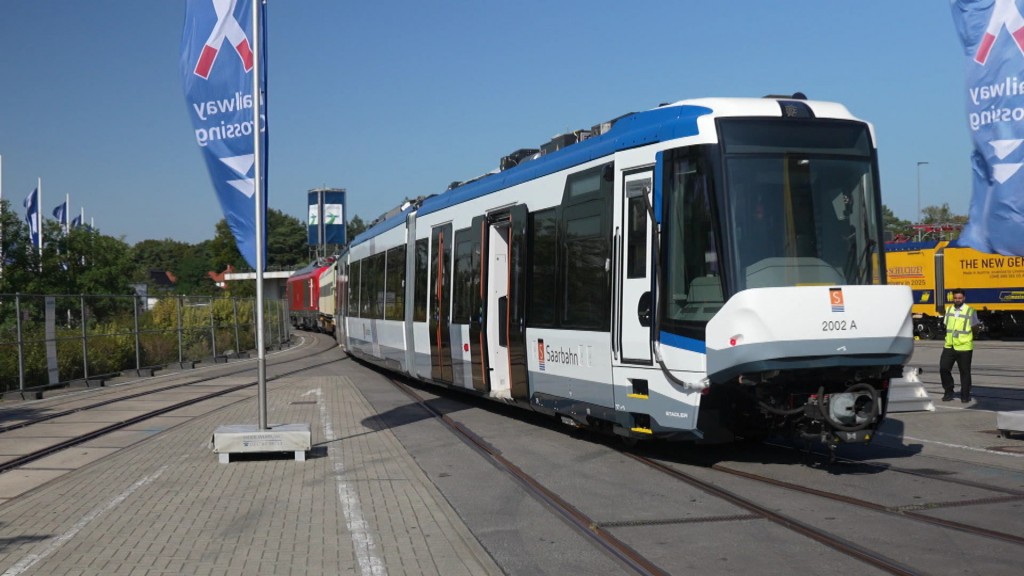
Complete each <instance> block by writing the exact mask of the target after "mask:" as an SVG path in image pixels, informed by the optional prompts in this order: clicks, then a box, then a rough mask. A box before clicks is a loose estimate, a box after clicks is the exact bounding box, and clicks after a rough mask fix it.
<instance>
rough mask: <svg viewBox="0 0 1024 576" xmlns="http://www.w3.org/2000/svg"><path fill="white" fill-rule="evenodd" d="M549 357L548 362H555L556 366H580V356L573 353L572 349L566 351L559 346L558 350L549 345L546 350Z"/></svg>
mask: <svg viewBox="0 0 1024 576" xmlns="http://www.w3.org/2000/svg"><path fill="white" fill-rule="evenodd" d="M544 352H545V354H546V355H547V358H546V360H547V361H548V362H554V363H555V364H568V365H570V366H579V365H580V355H579V354H578V353H577V352H573V351H572V349H571V348H570V349H568V350H566V349H564V348H562V347H561V346H559V347H558V348H557V349H556V348H553V347H552V346H550V345H548V346H547V347H546V349H545V351H544Z"/></svg>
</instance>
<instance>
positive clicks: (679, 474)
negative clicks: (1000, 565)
mask: <svg viewBox="0 0 1024 576" xmlns="http://www.w3.org/2000/svg"><path fill="white" fill-rule="evenodd" d="M387 379H388V380H389V381H390V382H391V383H392V384H394V385H395V386H397V387H398V388H399V389H401V390H402V391H403V393H405V394H406V395H408V396H409V397H410V398H412V399H413V401H415V402H416V403H417V405H419V406H420V407H421V408H422V409H424V410H426V411H427V412H429V413H430V414H431V415H432V416H433V417H434V418H437V419H439V420H440V421H442V422H443V423H444V425H445V426H446V427H447V428H448V429H449V430H450V431H451V432H452V433H453V434H455V435H456V436H457V437H459V438H460V440H462V441H463V442H465V443H467V444H469V445H471V446H472V447H473V448H474V449H475V450H476V451H477V452H478V453H479V454H481V455H482V456H484V457H485V458H487V459H488V460H489V461H491V463H492V464H493V465H495V466H496V467H498V468H499V469H500V470H502V471H503V472H505V473H506V474H509V475H510V476H512V477H513V478H515V479H516V481H517V482H518V483H519V484H520V485H522V486H523V487H524V489H526V490H527V491H528V492H529V493H530V494H531V495H532V496H533V497H534V498H536V499H538V500H539V501H541V502H542V503H544V504H545V505H546V506H547V507H548V508H550V509H551V510H552V511H554V512H555V513H556V514H557V515H558V516H560V517H561V518H562V519H564V520H565V521H566V522H567V523H568V524H569V525H570V526H572V527H573V528H574V529H575V530H577V531H578V532H580V533H581V534H583V535H585V536H587V537H588V539H589V541H591V542H592V543H593V544H594V545H595V547H596V548H598V549H600V550H602V551H603V552H605V553H607V554H609V555H611V556H612V557H613V558H615V559H616V560H617V561H619V562H621V563H623V564H624V565H626V566H627V567H629V568H630V569H631V570H632V571H633V572H635V573H638V574H668V573H672V571H671V570H669V569H667V568H665V567H662V566H659V565H657V563H656V561H655V560H653V559H651V558H650V557H648V556H645V555H644V554H643V553H641V552H639V551H638V550H637V549H636V548H634V547H633V546H631V545H630V544H629V543H628V542H627V541H625V540H622V539H620V538H618V537H616V536H615V535H613V534H612V532H611V531H612V530H614V529H617V528H624V527H636V526H641V525H645V524H646V525H653V524H655V523H653V522H643V521H638V522H630V521H619V522H601V521H598V520H596V519H595V518H594V517H592V516H591V515H588V514H587V513H585V512H584V511H583V509H582V508H581V507H578V506H576V505H574V504H573V503H572V502H570V501H568V500H567V499H565V498H563V497H562V496H560V495H559V494H558V493H557V492H556V491H555V490H554V489H552V488H549V487H547V486H545V485H544V483H543V482H542V481H540V480H538V479H537V478H535V477H533V476H532V475H531V474H529V473H528V472H526V471H525V470H524V468H523V467H521V466H520V465H517V464H516V463H515V462H513V461H511V460H510V459H509V458H507V457H505V456H504V455H502V451H501V450H500V449H499V448H496V447H495V446H494V445H493V444H492V443H491V442H489V441H488V440H487V439H485V438H483V437H482V436H481V435H480V434H478V433H476V432H475V431H474V430H473V429H471V428H470V427H468V426H467V425H466V424H464V423H462V422H459V421H457V420H455V419H453V418H452V417H450V416H448V415H446V414H444V413H442V412H441V411H439V410H438V409H436V408H434V407H432V406H431V404H430V403H429V401H428V400H426V399H425V398H424V397H423V396H421V395H420V394H418V393H417V392H415V390H414V389H413V388H412V387H410V386H409V385H408V384H406V383H404V381H403V380H402V379H399V378H395V377H391V376H387ZM593 440H597V441H598V442H600V439H597V438H593ZM654 446H659V445H657V444H655V445H654ZM673 446H678V445H677V444H669V445H660V447H654V450H655V451H656V452H657V451H661V450H662V449H663V450H664V451H665V452H670V453H671V452H672V451H673V449H672V447H673ZM651 448H652V446H651V445H647V446H643V445H642V446H641V447H639V448H638V447H636V446H633V445H630V446H629V447H628V448H626V449H625V450H622V451H621V453H622V454H623V455H624V456H626V457H628V458H630V459H631V460H633V461H635V462H638V463H641V464H643V465H644V466H646V467H648V468H651V469H653V470H656V471H657V472H658V473H660V474H664V475H666V476H668V477H670V478H672V479H674V480H678V481H681V482H684V483H686V484H687V485H690V486H692V487H696V488H697V489H699V490H701V491H702V492H705V493H707V494H709V495H711V496H713V497H715V498H719V499H721V500H723V501H725V502H728V503H729V504H731V505H733V506H736V507H738V508H740V509H741V510H742V511H743V512H741V513H739V514H732V515H723V516H711V517H706V518H703V519H699V520H693V521H690V523H705V522H706V523H716V522H732V521H751V520H759V519H760V520H767V521H770V522H772V523H775V524H777V525H779V526H781V527H783V528H785V529H787V530H789V531H792V532H794V533H796V534H799V535H800V536H803V537H806V538H809V539H811V540H814V541H815V542H818V543H820V544H822V545H825V546H828V547H830V548H832V549H834V550H836V551H838V552H840V553H842V554H845V555H847V556H850V557H851V558H854V559H856V560H857V561H860V562H863V563H865V564H867V565H870V566H872V567H874V568H875V569H878V570H880V571H882V572H884V573H887V574H900V575H912V574H923V573H929V570H928V569H926V568H922V567H920V566H918V565H917V562H915V561H914V559H913V558H904V559H901V558H897V557H894V556H893V555H892V553H891V551H889V550H884V549H878V548H877V547H873V545H872V544H870V543H859V542H857V540H856V539H855V538H852V537H850V536H845V535H843V534H841V533H839V532H837V531H835V530H828V529H825V528H822V527H820V526H817V525H815V523H813V522H808V521H805V520H801V519H799V518H798V517H797V516H796V515H793V514H790V513H787V512H785V511H784V510H785V509H780V507H779V506H778V504H777V503H775V502H773V501H772V500H770V499H767V500H766V499H765V498H764V497H758V496H743V495H741V494H740V493H739V492H738V491H734V490H729V489H725V488H723V487H722V486H721V481H720V480H721V478H720V477H721V476H722V475H729V476H733V477H737V478H741V479H743V480H745V481H747V482H748V484H749V483H753V484H757V485H764V486H774V487H778V488H783V489H785V490H788V491H791V492H795V493H798V494H802V495H806V496H810V497H812V500H813V499H826V500H830V501H832V502H837V503H839V504H842V505H846V506H852V507H854V508H857V509H860V510H862V511H865V512H868V513H879V514H883V515H886V516H889V517H892V518H900V519H909V520H912V521H914V522H916V523H919V524H922V525H926V526H930V527H933V528H936V529H940V530H952V531H955V532H960V533H964V534H969V535H971V536H975V537H979V538H982V539H984V540H989V541H996V542H1003V543H1007V544H1011V545H1014V546H1024V537H1021V536H1018V535H1016V534H1014V533H1011V532H1008V531H1002V530H995V529H990V528H986V527H984V526H979V525H973V524H970V523H967V522H960V521H955V520H949V519H944V518H939V517H933V516H929V515H928V512H929V511H935V510H939V509H942V508H962V507H969V506H985V505H1000V504H1010V505H1019V504H1020V503H1022V502H1024V490H1020V489H1014V488H1007V487H1005V486H1000V485H997V484H989V483H982V482H972V481H966V480H961V479H956V478H945V477H941V476H936V475H924V474H921V473H918V472H915V471H913V470H900V469H893V470H891V472H892V473H896V474H905V475H908V476H915V477H918V478H924V479H927V480H930V481H934V482H936V483H940V484H951V485H956V486H962V487H966V488H971V489H974V490H979V491H984V492H986V493H993V494H995V495H992V496H979V497H972V498H966V499H963V500H941V499H932V500H929V501H925V502H915V503H914V504H903V505H886V504H881V503H879V502H873V501H870V500H866V499H863V498H857V497H854V496H851V495H848V494H842V493H839V492H832V491H827V490H822V489H817V488H812V487H810V486H807V485H802V484H798V483H795V482H789V481H785V480H780V479H777V478H772V477H769V476H766V475H763V474H755V473H750V472H745V471H743V470H740V469H737V468H733V467H730V466H728V465H727V464H724V463H722V462H709V463H704V464H700V463H699V462H698V463H697V464H696V466H697V468H698V469H703V470H704V473H709V474H711V477H709V478H704V479H701V478H699V477H698V476H697V475H696V474H691V473H688V472H686V471H684V470H683V468H684V467H686V466H691V465H694V463H692V462H690V461H686V460H685V459H683V460H680V458H679V457H678V456H676V457H675V458H671V459H670V460H669V461H667V462H661V461H658V460H657V459H655V458H652V457H650V456H645V455H643V454H642V452H643V451H644V450H649V449H651ZM780 448H784V447H780V446H772V445H769V444H764V445H761V446H760V447H758V448H757V450H765V451H769V452H770V451H773V450H778V449H780ZM788 452H789V453H790V454H791V455H793V454H798V453H799V452H798V451H794V450H791V449H790V450H788ZM697 460H700V458H698V459H697ZM840 462H841V464H840V465H842V463H846V464H860V463H858V462H856V461H853V460H849V459H842V460H841V461H840ZM792 463H794V464H798V465H800V467H801V468H804V469H806V470H807V471H809V472H810V473H812V474H816V473H820V472H823V470H817V471H815V470H814V469H813V467H808V466H806V464H807V462H803V463H801V462H800V460H799V457H798V458H796V459H794V460H793V461H792ZM865 465H868V466H872V465H873V464H865ZM873 466H877V467H878V468H879V471H886V472H888V471H889V467H886V466H880V465H873ZM831 468H832V469H833V470H834V468H835V465H833V466H832V467H831ZM825 472H826V473H827V471H825ZM748 489H749V488H748ZM926 491H927V490H926ZM751 492H752V493H754V494H756V493H757V490H756V489H755V490H752V491H751ZM811 505H813V504H811Z"/></svg>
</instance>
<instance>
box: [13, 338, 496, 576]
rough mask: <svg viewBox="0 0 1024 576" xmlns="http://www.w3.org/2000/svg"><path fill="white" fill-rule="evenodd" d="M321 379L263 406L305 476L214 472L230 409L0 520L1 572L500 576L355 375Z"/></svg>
mask: <svg viewBox="0 0 1024 576" xmlns="http://www.w3.org/2000/svg"><path fill="white" fill-rule="evenodd" d="M336 353H337V355H338V356H339V358H340V357H341V356H342V355H341V353H340V351H339V352H336ZM331 368H332V369H331V370H330V371H328V370H327V369H326V368H324V369H319V373H320V374H321V375H316V376H312V377H311V376H310V375H309V373H304V374H303V375H302V376H295V377H291V378H289V379H286V380H285V381H275V382H274V383H273V386H272V388H271V392H270V394H269V395H268V397H269V405H268V412H269V413H270V415H271V422H270V424H276V423H301V422H305V423H309V424H310V425H311V427H312V434H313V443H314V450H313V452H312V455H311V456H312V457H311V458H310V459H309V460H307V461H306V462H296V461H294V460H293V459H292V458H291V456H290V455H286V456H276V455H275V456H273V457H270V458H267V457H265V456H260V457H257V456H248V457H244V458H235V459H234V460H233V461H232V462H231V463H229V464H220V463H218V458H217V455H216V454H214V453H213V452H212V450H211V447H210V441H211V436H212V432H213V430H214V429H215V428H216V427H217V426H219V425H222V424H251V423H253V422H255V420H256V414H257V412H256V411H257V408H256V404H255V401H254V400H245V399H244V396H246V395H247V394H246V395H240V396H239V399H240V400H241V401H240V402H238V403H237V404H234V405H232V406H229V407H227V408H225V409H222V410H219V411H216V412H214V413H211V414H208V415H206V416H202V417H199V418H195V419H191V420H189V421H188V422H186V423H184V424H181V425H177V426H175V427H173V428H172V429H170V430H167V431H166V432H164V433H161V434H156V432H160V431H161V430H157V429H149V430H148V432H149V433H150V434H151V435H152V437H151V438H149V439H148V440H145V441H143V442H140V443H138V444H136V445H135V446H133V447H131V448H128V449H125V450H121V451H119V452H118V453H116V454H114V455H112V456H110V457H108V458H105V459H103V460H100V461H98V462H95V463H93V464H91V465H89V466H86V467H84V468H82V469H80V470H77V471H76V472H73V473H70V474H67V475H65V476H63V477H61V478H59V479H58V480H56V481H54V482H50V483H47V484H44V485H42V486H40V487H39V488H38V489H37V490H35V491H32V492H29V493H27V494H25V495H24V496H23V497H21V498H16V499H12V500H10V501H9V502H7V503H6V504H4V505H2V506H0V571H3V572H2V574H3V575H4V576H8V575H15V574H53V575H72V574H238V575H243V574H245V575H253V574H384V573H386V574H392V575H395V574H409V575H413V574H416V575H419V574H446V575H447V574H454V575H458V574H463V575H477V574H500V573H501V571H500V570H499V569H498V568H497V566H496V565H495V564H494V562H493V561H492V560H491V558H490V557H489V556H488V554H487V553H486V552H485V551H484V549H483V548H482V547H481V546H480V544H479V543H478V542H477V540H476V539H475V538H474V536H473V535H472V534H471V533H470V532H469V530H468V529H467V528H466V527H465V525H464V524H463V523H462V521H461V520H460V519H459V517H458V516H457V515H456V514H455V513H454V511H453V510H452V509H451V507H450V506H449V505H448V503H447V502H446V501H445V499H444V498H443V497H442V496H441V495H440V493H439V492H438V491H437V489H436V488H435V487H434V485H433V484H432V483H431V482H430V481H429V479H428V478H426V476H425V475H424V473H423V471H422V470H421V469H420V468H419V467H418V466H417V465H416V463H415V462H414V461H413V459H412V457H411V456H410V455H409V454H408V453H407V452H406V451H405V450H404V449H403V448H402V446H401V445H400V444H399V443H398V442H397V441H396V439H395V438H394V436H393V434H392V433H391V432H390V431H389V430H387V429H386V427H384V426H379V425H378V426H374V422H375V419H376V415H375V414H374V412H373V410H372V409H371V407H370V406H369V404H368V403H367V402H366V400H365V399H364V398H363V397H362V395H360V394H359V393H358V392H357V391H355V388H354V386H353V381H352V378H351V376H352V370H353V369H355V371H356V373H358V374H359V375H361V377H365V374H366V371H365V369H362V368H360V367H358V366H355V365H354V364H353V363H351V362H350V361H347V360H346V361H341V362H339V363H336V364H333V365H331ZM328 374H329V375H328ZM147 426H150V425H149V424H142V425H140V428H141V429H145V428H146V427H147ZM138 431H139V430H135V432H138ZM104 442H105V441H104V440H103V439H100V440H97V441H95V442H94V443H92V444H90V445H88V446H86V447H85V448H86V449H96V450H103V449H104ZM60 465H61V464H60V462H59V460H58V459H57V457H53V459H51V461H50V462H47V463H40V464H39V466H38V468H40V469H45V468H46V467H47V466H49V467H54V466H60Z"/></svg>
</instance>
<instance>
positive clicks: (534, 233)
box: [526, 208, 558, 327]
mask: <svg viewBox="0 0 1024 576" xmlns="http://www.w3.org/2000/svg"><path fill="white" fill-rule="evenodd" d="M528 236H529V238H530V245H529V255H528V257H527V262H528V266H529V268H530V275H529V278H530V282H529V285H528V287H527V290H528V295H527V305H526V319H527V324H528V325H529V326H531V327H552V326H554V325H555V320H556V318H557V317H558V316H557V314H556V309H555V307H556V305H557V303H558V293H557V290H558V280H557V279H558V213H557V212H556V210H555V209H554V208H550V209H548V210H541V211H539V212H534V213H532V214H530V223H529V232H528Z"/></svg>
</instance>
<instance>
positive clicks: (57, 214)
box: [53, 201, 68, 227]
mask: <svg viewBox="0 0 1024 576" xmlns="http://www.w3.org/2000/svg"><path fill="white" fill-rule="evenodd" d="M53 217H54V218H56V219H57V222H59V223H60V225H61V227H64V226H67V225H68V203H67V201H64V202H61V203H60V205H59V206H57V207H56V208H54V209H53Z"/></svg>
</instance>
